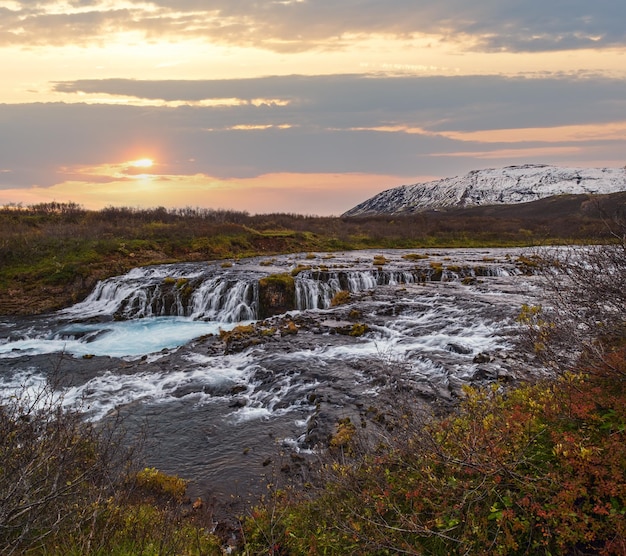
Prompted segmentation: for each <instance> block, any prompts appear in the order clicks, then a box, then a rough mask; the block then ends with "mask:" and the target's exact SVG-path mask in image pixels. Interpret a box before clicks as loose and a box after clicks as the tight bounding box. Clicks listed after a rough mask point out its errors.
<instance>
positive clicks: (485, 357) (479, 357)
mask: <svg viewBox="0 0 626 556" xmlns="http://www.w3.org/2000/svg"><path fill="white" fill-rule="evenodd" d="M490 361H491V355H489V354H488V353H482V352H481V353H478V354H476V355H475V356H474V359H473V360H472V362H473V363H489V362H490Z"/></svg>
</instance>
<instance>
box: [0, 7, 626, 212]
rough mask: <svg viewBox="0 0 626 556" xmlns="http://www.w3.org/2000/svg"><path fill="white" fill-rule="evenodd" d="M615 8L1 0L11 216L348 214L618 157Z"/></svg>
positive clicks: (4, 185) (620, 31)
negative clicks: (496, 174) (403, 190)
mask: <svg viewBox="0 0 626 556" xmlns="http://www.w3.org/2000/svg"><path fill="white" fill-rule="evenodd" d="M625 23H626V2H624V1H623V0H594V1H589V0H541V1H539V0H472V1H469V0H431V1H422V0H270V1H262V0H256V1H255V0H203V1H201V0H64V1H58V0H51V1H48V0H0V68H2V78H1V79H0V205H7V204H20V203H21V204H22V205H30V204H36V203H41V202H49V201H57V202H68V201H71V202H75V203H79V204H81V205H83V206H84V207H85V208H89V209H99V208H103V207H106V206H126V207H137V208H140V207H156V206H164V207H172V208H173V207H205V208H214V209H230V210H242V211H248V212H250V213H269V212H289V213H299V214H309V215H313V214H318V215H339V214H341V213H343V212H344V211H346V210H348V209H350V208H352V207H353V206H354V205H356V204H358V203H360V202H362V201H364V200H365V199H367V198H369V197H371V196H373V195H375V194H376V193H378V192H380V191H383V190H385V189H389V188H392V187H396V186H399V185H403V184H412V183H418V182H424V181H429V180H433V179H437V178H443V177H451V176H456V175H460V174H465V173H467V172H469V171H471V170H477V169H481V168H494V167H501V166H510V165H516V164H527V163H537V164H556V165H561V166H575V167H618V166H624V164H626V24H625Z"/></svg>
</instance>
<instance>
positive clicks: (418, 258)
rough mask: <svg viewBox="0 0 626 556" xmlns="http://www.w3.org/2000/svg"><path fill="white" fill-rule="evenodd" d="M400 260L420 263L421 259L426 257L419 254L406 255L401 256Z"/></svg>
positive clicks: (426, 256)
mask: <svg viewBox="0 0 626 556" xmlns="http://www.w3.org/2000/svg"><path fill="white" fill-rule="evenodd" d="M402 258H403V259H406V260H407V261H421V260H422V259H427V258H428V255H422V254H420V253H407V254H406V255H402Z"/></svg>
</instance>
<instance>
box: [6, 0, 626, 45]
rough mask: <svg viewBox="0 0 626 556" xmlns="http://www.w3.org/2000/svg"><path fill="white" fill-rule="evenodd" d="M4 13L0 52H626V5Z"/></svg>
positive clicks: (101, 8) (319, 3)
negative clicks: (110, 42)
mask: <svg viewBox="0 0 626 556" xmlns="http://www.w3.org/2000/svg"><path fill="white" fill-rule="evenodd" d="M11 5H12V6H14V7H13V8H11V9H9V8H1V9H0V44H5V45H7V44H27V45H33V44H40V45H42V44H48V45H61V44H86V43H99V42H104V41H106V39H107V37H110V36H112V35H114V34H115V33H129V32H134V33H137V34H138V37H142V38H143V39H145V40H166V41H167V40H180V39H182V38H185V39H189V38H197V39H201V40H204V41H207V42H209V43H213V44H225V45H238V46H254V47H259V48H264V49H268V50H272V51H277V52H301V51H305V50H311V49H342V48H346V47H348V46H349V45H351V44H352V43H353V41H354V40H355V39H359V38H365V37H369V36H372V35H378V36H383V37H387V38H395V39H401V40H404V39H410V38H412V37H414V36H418V35H424V34H426V35H431V36H432V37H433V39H434V40H438V41H444V42H450V43H458V42H460V41H467V42H469V43H470V44H471V45H472V48H473V49H475V50H480V51H510V52H539V51H554V50H572V49H582V48H594V49H598V48H609V47H623V46H624V45H625V44H626V28H625V27H624V25H623V22H624V20H625V19H626V5H625V4H624V3H623V2H622V1H621V0H595V1H594V2H589V1H588V0H568V1H567V2H564V1H559V2H545V1H540V0H476V1H474V2H467V0H439V1H438V2H432V1H430V0H428V1H426V0H419V1H416V0H372V1H368V2H365V1H363V0H341V1H339V2H338V1H336V0H316V1H314V2H313V1H302V2H297V1H271V2H270V1H268V2H258V1H255V0H212V1H210V2H207V1H200V0H154V1H153V2H133V1H125V2H122V1H118V2H113V3H111V2H104V1H103V0H101V1H88V2H83V1H77V2H72V3H71V4H70V5H69V6H70V7H69V8H68V5H67V4H60V3H56V2H43V1H42V2H26V1H21V2H19V1H18V2H13V3H12V4H11Z"/></svg>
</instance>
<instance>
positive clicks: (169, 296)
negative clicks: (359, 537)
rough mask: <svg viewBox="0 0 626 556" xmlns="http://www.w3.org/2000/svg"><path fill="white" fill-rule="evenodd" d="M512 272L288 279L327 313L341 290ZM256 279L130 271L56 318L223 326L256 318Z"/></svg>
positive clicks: (298, 301)
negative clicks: (173, 319)
mask: <svg viewBox="0 0 626 556" xmlns="http://www.w3.org/2000/svg"><path fill="white" fill-rule="evenodd" d="M512 272H514V268H509V269H506V268H502V267H498V266H480V267H476V266H475V267H455V268H454V269H451V268H441V267H437V266H433V267H424V268H413V269H410V270H384V269H380V268H379V269H360V270H332V271H331V270H304V271H302V272H300V273H299V274H298V275H297V276H296V277H295V279H294V283H295V303H294V306H295V308H296V309H298V310H301V311H304V310H310V309H327V308H329V307H330V305H331V300H332V298H333V296H334V295H336V294H337V293H338V292H339V291H341V290H347V291H349V292H351V293H357V292H361V291H365V290H371V289H374V288H376V287H377V286H382V285H390V286H396V285H400V284H412V283H416V282H429V281H455V280H461V279H463V278H465V277H476V276H508V275H509V274H511V273H512ZM262 276H263V274H262V273H260V272H249V271H248V272H244V273H237V272H233V271H226V272H224V271H221V270H220V269H216V268H209V267H207V265H201V264H198V265H195V266H194V265H192V264H186V265H162V266H160V267H147V268H143V269H133V270H132V271H131V272H129V273H128V274H125V275H123V276H117V277H114V278H110V279H108V280H104V281H102V282H100V283H98V285H97V286H96V287H95V288H94V290H93V292H92V293H91V294H90V295H89V296H88V297H87V298H86V299H85V300H84V301H83V302H82V303H78V304H76V305H74V306H72V307H70V308H68V309H66V310H64V311H63V312H62V315H64V316H66V317H69V318H73V319H76V318H80V319H89V318H95V317H115V318H118V319H136V318H146V317H157V316H178V317H189V318H192V319H196V320H210V321H217V322H227V323H232V322H240V321H248V320H255V319H258V318H259V316H260V315H259V284H258V282H259V279H260V278H261V277H262Z"/></svg>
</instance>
